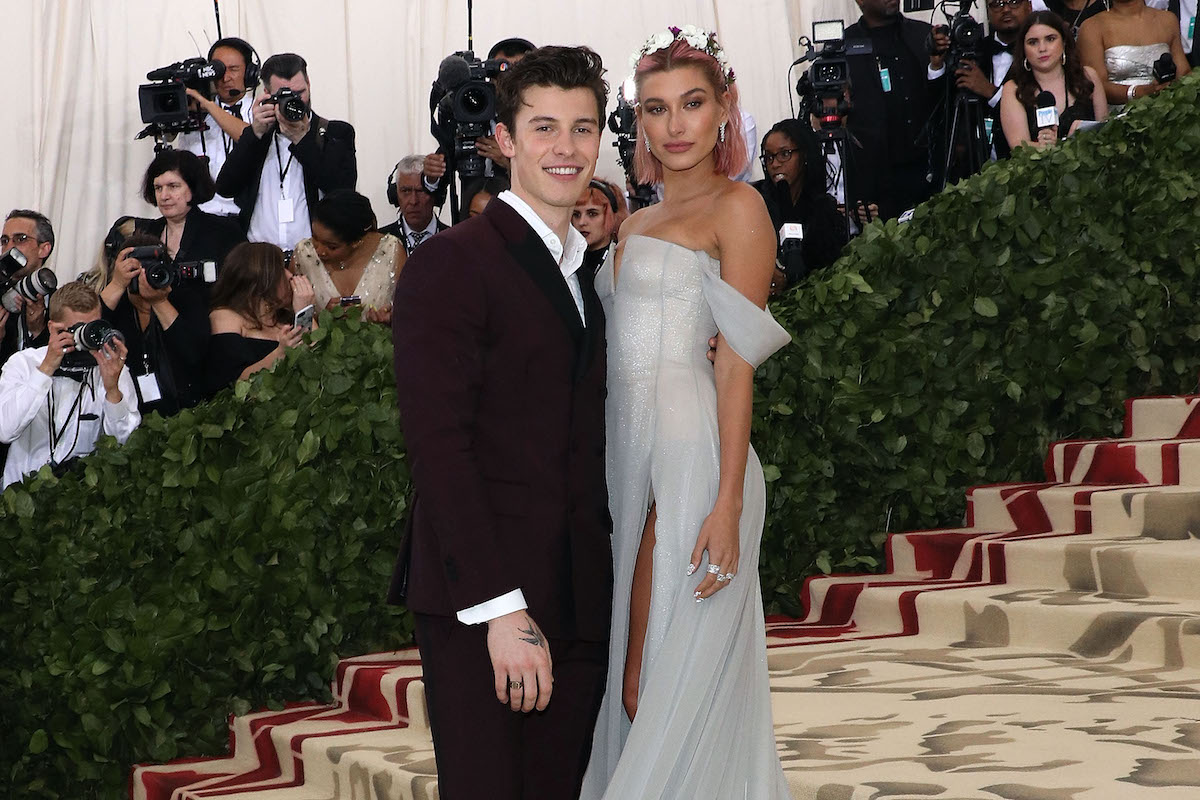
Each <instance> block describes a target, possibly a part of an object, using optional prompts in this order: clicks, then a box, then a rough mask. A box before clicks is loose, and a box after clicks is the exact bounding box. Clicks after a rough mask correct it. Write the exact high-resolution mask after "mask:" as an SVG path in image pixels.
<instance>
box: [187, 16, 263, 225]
mask: <svg viewBox="0 0 1200 800" xmlns="http://www.w3.org/2000/svg"><path fill="white" fill-rule="evenodd" d="M208 60H209V61H210V62H215V61H219V62H221V63H222V64H224V65H225V72H224V73H223V74H222V75H221V77H220V78H218V79H216V80H214V81H213V82H212V91H211V92H210V93H209V94H210V95H211V96H209V95H206V94H205V93H202V92H200V91H197V90H196V89H192V88H190V87H189V88H188V89H187V96H188V98H189V100H190V101H191V103H192V104H193V106H194V107H195V108H197V109H199V110H200V111H201V112H203V113H204V114H205V117H204V129H203V130H199V131H188V132H186V133H181V134H179V136H178V138H176V140H175V147H176V148H177V149H179V150H187V151H188V152H190V153H194V154H196V155H197V156H199V157H200V158H201V159H203V160H206V161H207V165H208V173H209V175H210V176H211V177H212V179H213V181H214V182H215V181H216V179H217V176H218V175H219V174H221V167H223V166H225V159H226V157H227V156H228V155H229V152H230V151H231V150H232V149H233V146H234V145H235V144H237V141H238V139H240V138H241V136H242V132H243V131H245V130H246V128H248V127H250V123H251V122H252V121H253V113H252V108H251V104H252V102H253V99H254V97H253V95H254V89H255V87H257V86H258V71H259V63H258V54H257V53H256V52H255V51H254V48H253V47H251V46H250V43H249V42H247V41H245V40H244V39H239V38H237V37H236V36H227V37H225V38H223V39H218V40H217V41H215V42H213V44H212V46H211V47H209V48H208ZM199 205H200V208H201V209H202V210H203V211H206V212H208V213H209V214H217V215H219V216H224V217H236V216H237V215H238V206H237V203H235V202H234V201H233V199H232V198H230V197H222V196H220V195H217V194H214V195H213V197H212V198H211V199H210V200H208V201H207V202H204V203H200V204H199Z"/></svg>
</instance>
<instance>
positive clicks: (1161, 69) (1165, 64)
mask: <svg viewBox="0 0 1200 800" xmlns="http://www.w3.org/2000/svg"><path fill="white" fill-rule="evenodd" d="M1177 74H1178V70H1176V69H1175V59H1173V58H1171V54H1170V53H1163V54H1162V55H1161V56H1159V57H1158V61H1155V62H1154V81H1155V83H1170V82H1171V81H1173V80H1175V77H1176V75H1177Z"/></svg>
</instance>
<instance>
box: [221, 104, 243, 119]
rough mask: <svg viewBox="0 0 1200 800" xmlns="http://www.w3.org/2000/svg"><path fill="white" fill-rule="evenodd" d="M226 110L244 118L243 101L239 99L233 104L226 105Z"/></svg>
mask: <svg viewBox="0 0 1200 800" xmlns="http://www.w3.org/2000/svg"><path fill="white" fill-rule="evenodd" d="M225 110H226V111H228V112H229V113H230V114H233V115H234V116H235V117H237V118H238V119H241V118H242V101H241V100H238V101H237V102H236V103H234V104H233V105H231V106H226V108H225Z"/></svg>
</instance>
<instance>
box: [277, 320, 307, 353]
mask: <svg viewBox="0 0 1200 800" xmlns="http://www.w3.org/2000/svg"><path fill="white" fill-rule="evenodd" d="M275 338H276V339H277V340H278V341H279V350H280V351H281V352H282V351H284V350H286V349H288V348H289V347H295V346H296V345H298V344H300V340H301V339H303V338H304V328H297V327H296V326H295V325H280V326H278V327H276V328H275Z"/></svg>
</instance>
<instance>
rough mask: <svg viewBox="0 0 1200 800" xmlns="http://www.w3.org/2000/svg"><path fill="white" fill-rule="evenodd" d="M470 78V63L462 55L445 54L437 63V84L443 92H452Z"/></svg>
mask: <svg viewBox="0 0 1200 800" xmlns="http://www.w3.org/2000/svg"><path fill="white" fill-rule="evenodd" d="M469 80H471V65H470V64H468V63H467V60H466V59H465V58H463V57H462V56H454V55H451V56H446V57H445V58H443V59H442V63H441V64H438V76H437V85H438V86H439V87H441V89H442V91H444V92H453V91H454V90H455V89H457V88H458V87H459V86H462V85H463V84H464V83H466V82H467V81H469Z"/></svg>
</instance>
